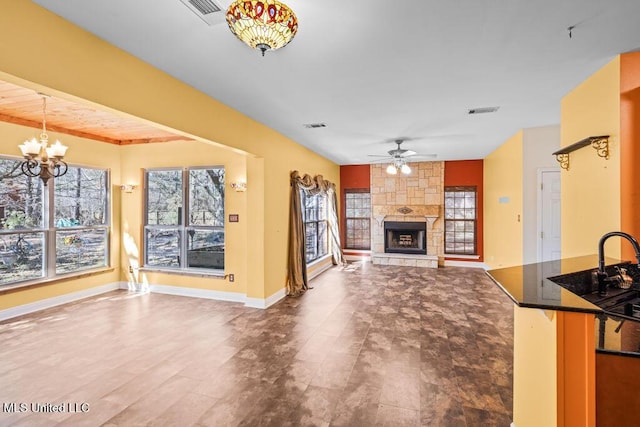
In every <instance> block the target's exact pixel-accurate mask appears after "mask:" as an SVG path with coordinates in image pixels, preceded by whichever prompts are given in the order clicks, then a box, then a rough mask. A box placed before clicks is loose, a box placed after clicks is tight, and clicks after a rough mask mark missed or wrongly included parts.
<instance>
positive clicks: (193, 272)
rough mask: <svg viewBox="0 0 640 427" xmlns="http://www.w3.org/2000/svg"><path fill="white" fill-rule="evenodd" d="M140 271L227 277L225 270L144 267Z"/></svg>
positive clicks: (216, 277)
mask: <svg viewBox="0 0 640 427" xmlns="http://www.w3.org/2000/svg"><path fill="white" fill-rule="evenodd" d="M138 271H140V272H142V273H158V274H174V275H178V276H196V277H209V278H212V279H226V278H227V275H226V274H225V273H224V270H209V271H207V270H171V269H164V268H153V267H142V268H139V269H138Z"/></svg>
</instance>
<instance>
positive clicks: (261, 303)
mask: <svg viewBox="0 0 640 427" xmlns="http://www.w3.org/2000/svg"><path fill="white" fill-rule="evenodd" d="M286 296H287V290H286V289H285V288H282V289H280V290H279V291H278V292H276V293H275V294H273V295H271V296H269V297H267V299H261V298H249V297H247V298H246V300H245V302H244V305H246V306H247V307H253V308H262V309H264V308H269V307H271V306H272V305H273V304H275V303H277V302H278V301H280V300H281V299H283V298H284V297H286Z"/></svg>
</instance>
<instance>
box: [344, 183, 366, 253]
mask: <svg viewBox="0 0 640 427" xmlns="http://www.w3.org/2000/svg"><path fill="white" fill-rule="evenodd" d="M344 196H345V226H346V227H345V237H346V239H345V248H347V249H367V250H368V249H371V194H369V191H368V190H345V195H344Z"/></svg>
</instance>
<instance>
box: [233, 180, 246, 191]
mask: <svg viewBox="0 0 640 427" xmlns="http://www.w3.org/2000/svg"><path fill="white" fill-rule="evenodd" d="M231 188H233V189H234V190H236V191H237V192H242V191H246V190H247V183H246V182H232V183H231Z"/></svg>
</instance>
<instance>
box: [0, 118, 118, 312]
mask: <svg viewBox="0 0 640 427" xmlns="http://www.w3.org/2000/svg"><path fill="white" fill-rule="evenodd" d="M40 132H41V131H40V130H38V129H34V128H29V127H24V126H18V125H13V124H9V123H4V122H0V136H1V137H0V154H2V155H12V156H16V155H19V154H20V150H19V149H18V144H20V143H22V142H23V141H24V140H26V139H31V138H33V137H37V136H38V135H39V134H40ZM47 133H48V134H49V137H50V139H51V140H52V141H54V140H55V139H60V140H61V141H62V142H63V143H64V144H65V145H67V146H68V147H69V151H68V152H67V156H66V157H65V160H66V161H67V163H69V164H72V165H78V166H94V167H101V168H107V169H110V171H111V188H112V189H113V188H117V187H118V186H119V185H120V161H119V153H118V149H119V147H117V146H115V145H110V144H104V143H100V142H96V141H92V140H90V139H84V138H78V137H75V136H70V135H63V134H59V133H56V132H47ZM112 195H113V197H112V200H111V202H112V203H111V223H112V229H111V236H110V243H111V247H110V252H111V267H113V269H110V270H109V271H107V272H104V273H97V274H95V275H92V276H90V277H83V278H81V279H70V280H69V279H66V280H57V281H55V282H54V283H52V284H49V285H44V286H39V287H35V288H34V287H32V288H29V289H26V290H15V291H11V292H7V293H4V294H3V295H2V297H1V298H0V310H3V309H6V308H11V307H14V306H17V305H21V304H28V303H31V302H35V301H38V300H40V299H45V298H52V297H56V296H59V295H64V294H66V293H70V292H77V291H81V290H84V289H89V288H92V287H96V286H100V285H105V284H107V283H114V282H118V281H120V271H119V270H120V258H119V254H120V249H119V248H120V191H119V190H117V191H112Z"/></svg>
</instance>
